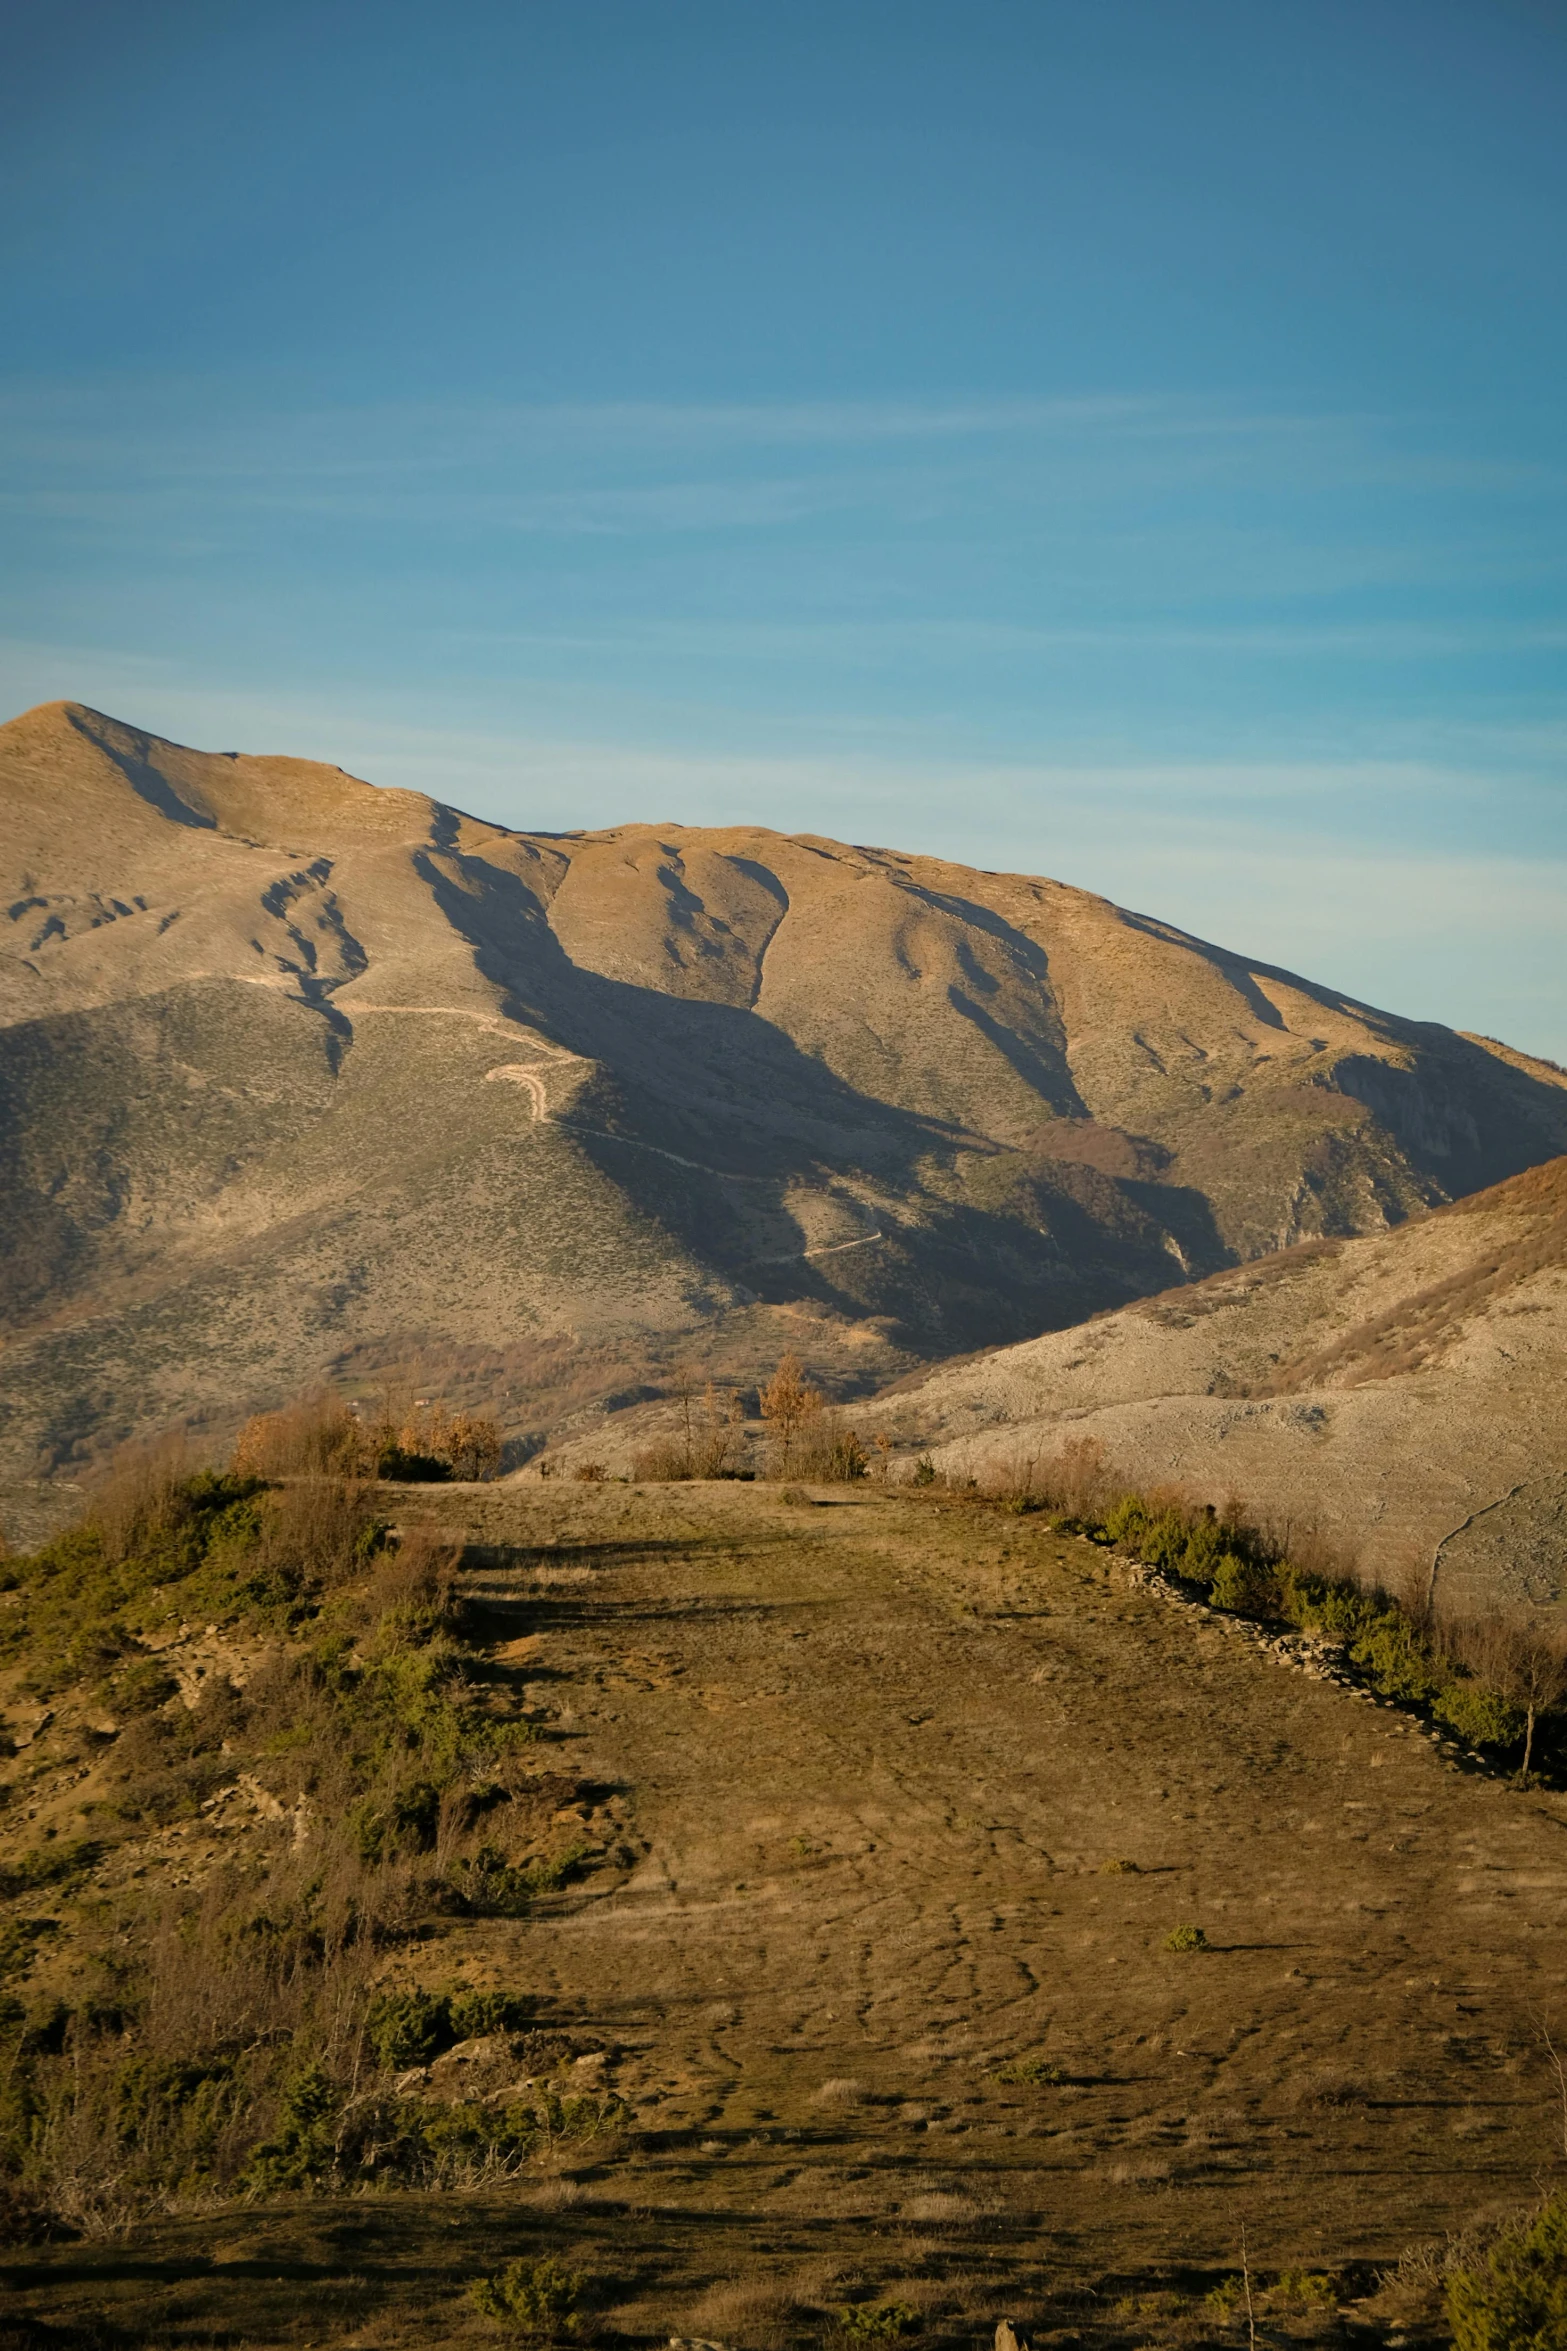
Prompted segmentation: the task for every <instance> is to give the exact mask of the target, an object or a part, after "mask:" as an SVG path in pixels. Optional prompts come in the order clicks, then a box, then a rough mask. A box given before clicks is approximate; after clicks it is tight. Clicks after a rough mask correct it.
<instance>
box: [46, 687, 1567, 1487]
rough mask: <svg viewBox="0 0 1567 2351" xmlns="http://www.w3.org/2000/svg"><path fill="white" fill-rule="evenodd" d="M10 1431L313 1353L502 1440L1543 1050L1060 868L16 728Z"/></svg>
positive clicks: (1007, 1289)
mask: <svg viewBox="0 0 1567 2351" xmlns="http://www.w3.org/2000/svg"><path fill="white" fill-rule="evenodd" d="M0 808H3V811H4V824H3V840H4V852H3V854H4V858H5V862H6V871H5V877H4V878H5V897H4V900H3V904H4V906H5V909H6V914H5V921H4V924H3V929H4V932H5V939H4V952H3V954H0V1021H3V1024H4V1025H3V1026H0V1102H3V1106H4V1107H3V1111H0V1179H3V1182H4V1186H5V1193H6V1198H7V1201H8V1210H7V1215H6V1219H5V1223H4V1229H3V1234H0V1248H3V1258H0V1293H3V1296H4V1300H5V1317H6V1337H7V1340H8V1345H7V1350H6V1357H5V1373H4V1387H5V1393H6V1399H7V1403H8V1407H9V1411H8V1435H7V1438H6V1458H5V1462H4V1465H3V1466H4V1468H5V1469H6V1470H7V1471H8V1472H9V1474H10V1475H12V1476H13V1477H21V1478H25V1477H28V1476H30V1475H45V1476H47V1475H50V1474H54V1473H57V1472H59V1471H60V1470H62V1469H68V1468H69V1467H70V1466H71V1465H72V1464H73V1463H75V1462H77V1461H79V1460H80V1459H81V1458H82V1456H83V1455H84V1453H85V1452H87V1451H89V1450H90V1449H91V1448H92V1447H94V1446H95V1445H98V1444H101V1443H102V1442H103V1441H106V1440H107V1439H109V1438H111V1437H115V1436H120V1435H123V1434H125V1433H127V1432H129V1431H132V1430H134V1429H136V1428H140V1427H146V1426H148V1425H151V1424H154V1423H158V1422H163V1421H167V1420H169V1419H171V1418H175V1417H179V1416H184V1415H190V1414H199V1413H202V1412H205V1413H207V1414H209V1415H210V1416H212V1417H214V1418H216V1419H217V1420H222V1419H224V1418H225V1417H232V1416H233V1414H235V1413H237V1412H239V1411H240V1410H242V1409H244V1408H245V1407H247V1406H249V1405H251V1404H254V1403H256V1402H259V1401H266V1400H268V1399H269V1398H272V1397H275V1396H277V1395H278V1394H280V1393H283V1392H288V1391H291V1390H293V1389H294V1388H296V1387H297V1386H298V1385H299V1383H300V1381H301V1380H302V1379H304V1378H307V1377H310V1376H313V1375H315V1374H317V1373H319V1372H323V1371H325V1372H330V1373H333V1374H334V1375H336V1376H340V1377H341V1378H343V1379H344V1380H346V1381H347V1382H348V1383H349V1384H353V1383H354V1382H355V1381H356V1380H357V1381H359V1382H360V1383H361V1384H363V1383H364V1382H367V1381H373V1380H374V1379H375V1378H376V1377H378V1376H380V1375H382V1374H384V1373H385V1372H386V1370H387V1369H388V1368H395V1369H397V1370H398V1371H400V1372H405V1373H406V1374H407V1375H408V1377H409V1379H410V1380H411V1381H412V1382H413V1383H414V1384H415V1385H428V1386H434V1385H440V1386H443V1387H444V1388H446V1389H447V1390H448V1392H450V1391H452V1390H453V1389H454V1388H455V1389H456V1390H457V1391H458V1392H459V1393H461V1394H472V1395H475V1396H476V1395H478V1394H480V1393H482V1394H483V1395H484V1396H485V1399H486V1400H487V1401H488V1402H490V1403H491V1404H492V1405H494V1406H496V1407H498V1408H499V1409H500V1411H501V1412H502V1414H503V1416H504V1417H505V1419H506V1421H507V1425H508V1427H509V1429H510V1430H511V1431H512V1433H513V1434H515V1435H518V1436H521V1435H524V1434H526V1433H527V1432H528V1431H529V1430H533V1431H540V1430H542V1429H544V1428H547V1427H549V1426H551V1425H552V1424H555V1423H558V1422H559V1420H560V1418H561V1416H562V1415H563V1414H569V1412H570V1411H571V1410H572V1409H574V1408H575V1406H576V1405H578V1404H580V1403H582V1402H584V1401H591V1400H592V1399H593V1398H594V1397H603V1396H606V1395H609V1394H612V1393H620V1394H628V1393H629V1394H634V1393H635V1392H636V1390H637V1388H638V1386H639V1385H645V1384H646V1383H647V1382H648V1381H649V1380H652V1381H653V1382H654V1383H655V1384H656V1383H657V1381H658V1379H659V1377H660V1375H661V1371H662V1369H663V1368H664V1367H666V1366H667V1364H668V1362H669V1360H670V1358H671V1357H672V1355H674V1354H675V1353H677V1352H680V1351H682V1350H685V1349H687V1348H689V1347H690V1346H691V1345H692V1344H693V1342H695V1343H696V1344H697V1345H698V1346H699V1348H700V1352H701V1353H702V1354H703V1356H704V1357H705V1358H706V1360H707V1361H709V1362H710V1363H712V1364H713V1365H714V1366H715V1367H717V1368H719V1369H724V1368H729V1369H731V1370H732V1371H734V1372H735V1373H736V1374H737V1375H738V1376H742V1377H743V1376H754V1372H755V1370H756V1369H757V1368H758V1367H759V1366H760V1365H761V1364H762V1363H764V1362H766V1361H768V1360H770V1359H773V1358H775V1357H776V1355H777V1353H778V1352H779V1351H780V1347H781V1343H782V1341H783V1339H784V1338H785V1337H787V1338H790V1339H792V1340H794V1341H795V1343H797V1344H799V1345H800V1346H801V1347H802V1348H803V1351H804V1352H805V1354H806V1356H807V1358H808V1360H809V1361H810V1363H811V1364H812V1367H813V1368H814V1369H815V1370H817V1371H818V1372H821V1373H826V1374H828V1375H829V1376H830V1377H831V1378H832V1379H833V1380H834V1381H835V1382H836V1383H837V1384H838V1385H839V1386H840V1387H843V1388H847V1389H849V1390H851V1391H852V1390H853V1389H854V1388H856V1387H860V1388H864V1387H866V1386H869V1385H874V1384H875V1383H876V1382H878V1381H881V1380H885V1379H886V1378H888V1377H889V1376H891V1375H893V1374H895V1373H896V1372H898V1371H900V1370H902V1369H905V1368H907V1367H908V1366H910V1365H912V1364H916V1363H919V1362H922V1361H929V1360H931V1359H932V1358H935V1357H939V1356H942V1355H948V1354H952V1353H954V1352H957V1351H960V1350H964V1349H970V1348H974V1347H978V1346H987V1345H994V1344H996V1343H998V1342H1004V1341H1007V1340H1011V1339H1018V1338H1022V1337H1024V1336H1026V1335H1028V1334H1030V1333H1032V1332H1035V1331H1037V1330H1039V1329H1041V1328H1053V1327H1059V1326H1061V1325H1063V1324H1067V1323H1071V1322H1074V1321H1076V1320H1078V1319H1080V1318H1081V1317H1083V1316H1084V1315H1087V1314H1090V1313H1093V1312H1096V1311H1098V1310H1101V1309H1104V1308H1106V1307H1109V1306H1115V1305H1118V1304H1120V1303H1122V1302H1124V1301H1126V1300H1127V1299H1130V1298H1134V1297H1137V1296H1141V1295H1146V1294H1148V1293H1150V1292H1156V1291H1160V1290H1163V1289H1164V1288H1166V1287H1167V1286H1168V1284H1169V1282H1170V1281H1171V1279H1172V1278H1181V1277H1183V1276H1185V1275H1187V1274H1195V1275H1202V1274H1205V1273H1209V1272H1212V1271H1214V1270H1215V1269H1217V1268H1219V1267H1221V1266H1224V1265H1226V1264H1230V1263H1235V1262H1244V1261H1246V1260H1249V1259H1251V1258H1254V1257H1256V1256H1258V1255H1259V1254H1261V1253H1263V1252H1266V1251H1268V1250H1271V1249H1275V1248H1277V1247H1279V1246H1281V1245H1287V1244H1290V1243H1292V1242H1295V1241H1298V1240H1300V1239H1302V1238H1303V1237H1307V1236H1312V1235H1316V1234H1319V1233H1327V1234H1346V1233H1358V1232H1364V1231H1368V1230H1369V1231H1375V1230H1379V1229H1381V1228H1383V1227H1385V1226H1386V1225H1388V1224H1390V1223H1397V1222H1399V1221H1400V1220H1401V1219H1403V1218H1404V1217H1406V1216H1408V1215H1409V1214H1410V1213H1411V1212H1413V1211H1415V1210H1418V1209H1420V1208H1422V1207H1424V1206H1426V1205H1429V1204H1431V1203H1434V1202H1439V1201H1442V1200H1446V1199H1449V1198H1452V1197H1456V1196H1458V1195H1461V1194H1464V1193H1466V1192H1469V1191H1471V1190H1473V1189H1474V1188H1476V1187H1477V1186H1479V1185H1481V1184H1484V1183H1488V1182H1491V1181H1494V1180H1496V1179H1497V1178H1499V1177H1502V1176H1505V1175H1507V1174H1510V1173H1514V1172H1516V1171H1517V1170H1519V1169H1520V1168H1523V1167H1525V1166H1528V1165H1530V1164H1533V1163H1535V1162H1537V1161H1540V1160H1542V1159H1544V1158H1547V1157H1549V1156H1551V1155H1552V1154H1554V1153H1556V1152H1559V1151H1561V1150H1562V1149H1564V1148H1567V1079H1564V1078H1563V1075H1562V1073H1561V1072H1559V1071H1556V1070H1553V1069H1552V1068H1550V1067H1549V1066H1548V1065H1546V1064H1543V1063H1534V1062H1530V1061H1528V1060H1527V1058H1526V1057H1524V1056H1521V1055H1518V1054H1515V1053H1512V1052H1510V1051H1508V1050H1507V1049H1505V1048H1500V1047H1493V1046H1492V1045H1490V1044H1489V1043H1488V1042H1487V1041H1485V1040H1483V1039H1475V1038H1468V1037H1463V1036H1459V1035H1456V1034H1454V1033H1453V1032H1451V1031H1449V1030H1446V1029H1442V1028H1439V1027H1435V1026H1432V1025H1427V1024H1420V1023H1414V1022H1408V1021H1400V1020H1396V1019H1393V1018H1392V1017H1390V1016H1388V1015H1386V1014H1383V1013H1379V1012H1376V1011H1373V1010H1372V1009H1370V1008H1368V1007H1366V1006H1364V1005H1360V1004H1357V1003H1353V1002H1351V1001H1350V1000H1348V999H1346V998H1344V997H1342V996H1340V995H1338V994H1336V993H1335V992H1334V991H1332V990H1331V989H1325V988H1320V987H1317V986H1314V985H1313V984H1311V983H1308V982H1306V981H1304V980H1301V979H1298V978H1295V977H1293V976H1292V975H1289V974H1287V973H1283V972H1280V971H1276V970H1274V969H1272V968H1270V967H1268V966H1265V965H1261V964H1256V963H1253V962H1250V961H1248V960H1247V959H1245V958H1244V957H1241V956H1238V955H1235V954H1231V953H1229V952H1227V951H1225V950H1222V949H1219V948H1215V947H1212V946H1208V945H1205V944H1204V943H1203V942H1201V941H1199V940H1195V939H1192V938H1189V937H1187V936H1185V935H1184V934H1182V933H1180V932H1178V931H1176V930H1173V929H1172V928H1170V927H1169V926H1168V925H1165V924H1162V923H1159V922H1157V921H1154V920H1151V919H1149V918H1147V917H1144V916H1141V915H1136V914H1131V913H1128V912H1126V911H1124V910H1123V909H1120V908H1118V907H1115V906H1113V905H1111V904H1109V903H1108V902H1107V901H1105V900H1103V899H1100V898H1095V897H1092V896H1090V895H1088V894H1087V893H1085V892H1082V891H1077V890H1072V889H1069V888H1066V887H1064V886H1062V885H1061V884H1059V883H1055V882H1051V881H1047V880H1042V879H1036V878H1031V877H1027V876H1019V875H1007V874H991V873H978V872H973V871H970V870H969V869H967V868H964V867H960V866H955V865H951V864H947V863H944V862H942V861H940V860H937V859H930V858H917V857H905V856H900V855H897V854H895V853H894V852H891V851H887V850H879V849H865V848H850V847H846V846H844V845H843V844H840V843H835V842H831V841H826V840H821V839H815V838H807V837H791V836H787V835H782V834H778V833H773V832H768V831H766V830H763V829H760V828H732V829H725V830H693V829H691V828H688V827H683V826H678V825H668V826H648V825H628V826H622V827H618V828H615V829H614V830H612V831H610V832H606V833H574V834H567V835H562V836H546V835H525V834H521V833H514V832H508V831H505V830H503V829H502V828H500V827H498V826H494V825H490V824H484V823H480V822H478V821H476V820H475V819H473V818H471V817H467V816H465V815H463V814H462V813H461V812H460V811H458V810H456V809H453V808H450V807H447V806H444V805H442V804H441V803H439V802H436V801H433V800H430V799H427V798H425V797H423V796H422V795H420V794H417V793H411V792H404V791H380V790H377V789H375V788H374V787H373V786H371V785H369V784H366V783H362V782H360V781H358V780H356V779H355V778H353V777H351V776H347V775H345V774H343V773H342V772H341V771H340V770H338V769H335V768H328V767H323V766H319V765H314V764H311V763H309V762H304V761H298V760H289V759H271V758H266V759H263V758H251V757H247V756H241V755H238V754H221V755H219V754H209V753H201V752H195V751H190V750H187V749H184V748H182V747H180V746H178V745H176V744H172V743H167V742H163V741H161V740H159V739H158V738H156V737H154V736H149V735H146V734H144V733H141V732H138V731H137V730H136V729H134V728H130V727H127V726H123V725H120V724H119V723H117V722H116V721H114V720H112V719H108V718H105V717H103V716H101V715H100V714H98V713H95V712H92V711H89V710H86V709H84V708H82V707H81V706H79V705H76V704H66V703H60V704H50V705H46V706H44V707H42V708H40V709H38V710H35V711H31V712H28V713H27V714H26V715H25V716H23V717H21V718H19V719H16V720H14V721H13V722H11V723H10V724H9V725H8V726H5V727H3V728H0Z"/></svg>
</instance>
